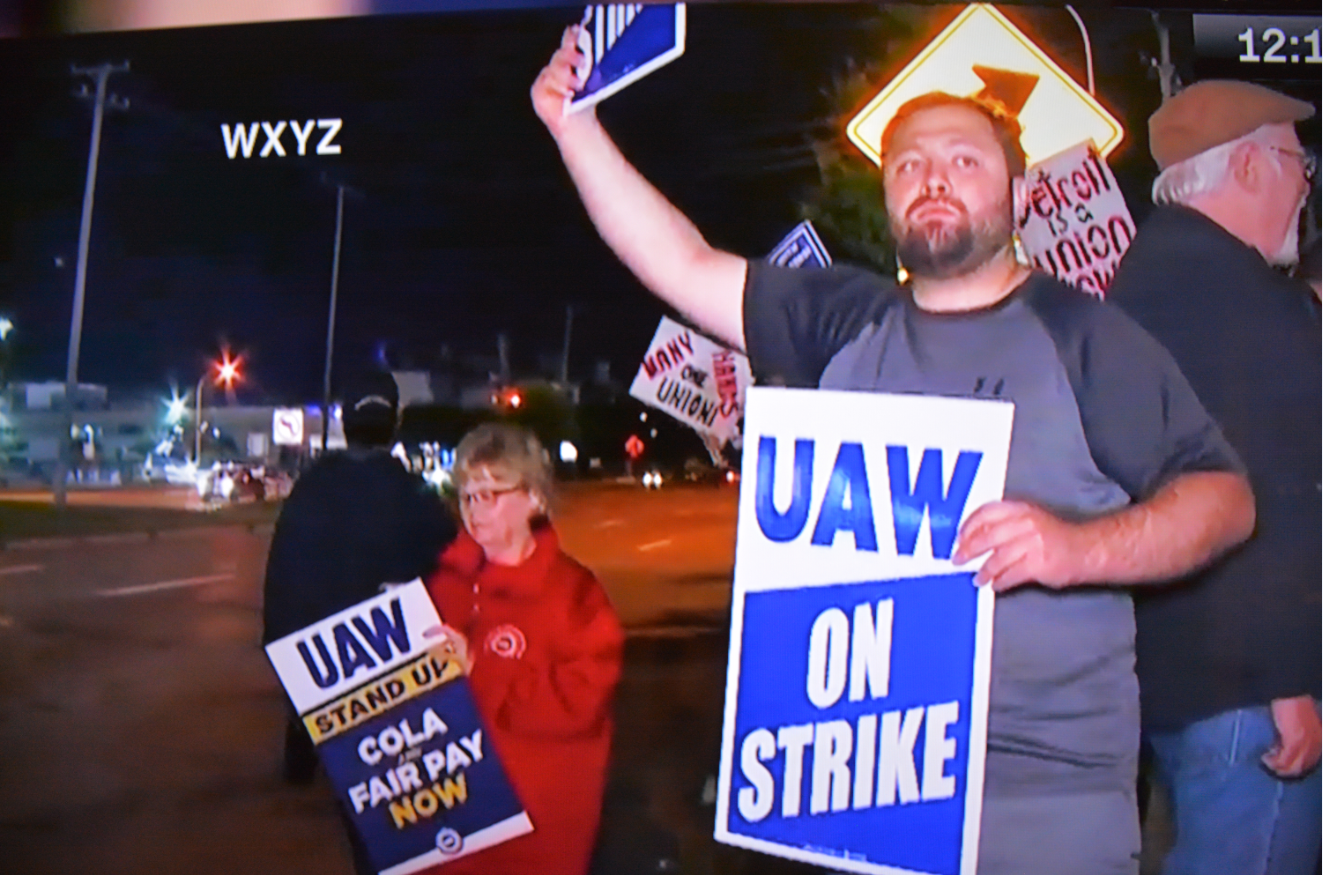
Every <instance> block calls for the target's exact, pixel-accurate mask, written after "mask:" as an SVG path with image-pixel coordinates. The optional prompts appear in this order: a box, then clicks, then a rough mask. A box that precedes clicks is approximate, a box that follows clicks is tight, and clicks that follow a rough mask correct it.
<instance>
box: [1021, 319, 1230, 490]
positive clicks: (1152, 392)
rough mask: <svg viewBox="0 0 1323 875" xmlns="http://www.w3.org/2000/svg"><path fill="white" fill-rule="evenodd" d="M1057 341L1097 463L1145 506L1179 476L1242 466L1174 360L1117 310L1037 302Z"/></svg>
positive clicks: (1103, 471)
mask: <svg viewBox="0 0 1323 875" xmlns="http://www.w3.org/2000/svg"><path fill="white" fill-rule="evenodd" d="M1035 304H1036V306H1037V309H1038V312H1039V315H1040V316H1041V317H1042V319H1043V321H1044V323H1045V324H1046V326H1047V328H1048V332H1049V334H1051V335H1052V338H1053V341H1054V342H1055V343H1056V346H1057V352H1058V355H1059V356H1060V358H1061V361H1062V363H1063V365H1064V366H1065V368H1066V372H1067V374H1068V375H1069V378H1070V382H1071V388H1072V389H1073V390H1074V394H1075V399H1076V403H1077V404H1078V406H1079V412H1080V420H1081V424H1082V425H1083V427H1084V434H1085V438H1086V439H1087V440H1088V443H1089V450H1090V452H1091V453H1092V455H1093V459H1094V462H1095V464H1097V466H1098V469H1099V470H1100V471H1102V473H1103V474H1105V475H1107V476H1108V477H1110V478H1111V479H1112V480H1114V481H1116V483H1118V484H1120V486H1121V488H1122V489H1124V490H1125V491H1126V492H1127V493H1129V494H1130V497H1131V498H1132V499H1134V500H1135V501H1144V500H1146V499H1148V498H1149V497H1151V496H1152V495H1153V494H1154V493H1155V492H1157V490H1158V489H1160V488H1161V487H1162V486H1164V485H1165V484H1166V483H1168V482H1170V481H1171V480H1172V479H1173V478H1175V477H1176V476H1178V475H1180V474H1185V473H1190V472H1195V471H1229V472H1234V473H1239V474H1243V473H1244V466H1243V465H1242V464H1241V461H1240V459H1239V457H1237V455H1236V452H1235V450H1233V449H1232V448H1231V445H1230V444H1228V443H1227V441H1226V438H1225V437H1224V436H1223V435H1222V430H1221V429H1220V428H1219V427H1218V425H1217V423H1216V422H1215V421H1214V420H1213V418H1212V417H1211V416H1210V415H1209V414H1208V412H1207V411H1206V410H1205V409H1204V407H1203V405H1202V404H1201V403H1200V402H1199V399H1198V397H1197V396H1196V395H1195V394H1194V390H1193V389H1191V388H1190V384H1189V382H1188V381H1186V379H1185V377H1184V375H1183V374H1181V371H1180V369H1179V368H1178V367H1177V366H1176V362H1175V361H1174V360H1173V359H1172V357H1171V355H1170V354H1168V352H1167V350H1166V349H1164V348H1163V347H1162V345H1161V344H1159V343H1158V342H1157V341H1156V340H1154V339H1153V338H1152V337H1151V336H1149V335H1148V334H1147V333H1146V332H1145V331H1144V330H1143V329H1142V328H1140V327H1139V326H1138V325H1137V324H1135V323H1134V322H1133V321H1131V319H1130V318H1129V317H1128V316H1126V315H1125V314H1123V313H1122V312H1121V311H1120V310H1118V309H1117V308H1115V307H1113V306H1111V305H1109V304H1104V303H1101V302H1097V301H1094V300H1091V299H1089V298H1087V297H1086V296H1084V295H1057V296H1053V298H1052V299H1051V300H1045V299H1044V298H1043V297H1040V298H1039V300H1038V301H1036V302H1035Z"/></svg>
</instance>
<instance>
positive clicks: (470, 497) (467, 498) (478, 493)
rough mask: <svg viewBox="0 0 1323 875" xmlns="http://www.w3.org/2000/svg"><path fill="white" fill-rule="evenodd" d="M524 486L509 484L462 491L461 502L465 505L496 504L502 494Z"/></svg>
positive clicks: (482, 505) (485, 505)
mask: <svg viewBox="0 0 1323 875" xmlns="http://www.w3.org/2000/svg"><path fill="white" fill-rule="evenodd" d="M523 488H524V487H523V486H507V487H505V488H504V489H474V490H473V491H472V492H461V493H460V494H459V503H460V505H462V506H463V507H474V506H475V505H476V506H477V507H487V506H488V505H490V504H494V503H495V502H496V500H497V499H498V498H500V497H501V496H502V495H507V494H509V493H511V492H518V491H519V490H521V489H523Z"/></svg>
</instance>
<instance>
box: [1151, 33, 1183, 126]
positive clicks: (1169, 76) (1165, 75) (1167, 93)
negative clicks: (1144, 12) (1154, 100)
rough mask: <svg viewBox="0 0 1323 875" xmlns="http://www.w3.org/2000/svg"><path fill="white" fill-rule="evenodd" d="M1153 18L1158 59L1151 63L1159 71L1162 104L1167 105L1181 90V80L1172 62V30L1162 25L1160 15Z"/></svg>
mask: <svg viewBox="0 0 1323 875" xmlns="http://www.w3.org/2000/svg"><path fill="white" fill-rule="evenodd" d="M1151 14H1152V16H1153V27H1154V28H1155V29H1157V32H1158V57H1157V58H1151V59H1150V60H1149V63H1150V64H1152V65H1153V68H1154V69H1155V70H1157V71H1158V84H1159V85H1160V86H1161V88H1162V102H1163V103H1166V102H1167V101H1168V100H1170V99H1171V98H1172V95H1174V94H1175V93H1176V92H1177V91H1178V90H1179V89H1180V79H1179V77H1177V75H1176V65H1175V64H1173V63H1172V62H1171V30H1170V29H1169V28H1168V27H1167V25H1165V24H1163V23H1162V19H1161V18H1160V17H1159V16H1158V13H1156V12H1154V13H1151Z"/></svg>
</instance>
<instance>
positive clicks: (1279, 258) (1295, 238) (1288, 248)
mask: <svg viewBox="0 0 1323 875" xmlns="http://www.w3.org/2000/svg"><path fill="white" fill-rule="evenodd" d="M1308 197H1309V195H1308V194H1305V195H1303V196H1301V198H1300V203H1298V204H1296V208H1295V211H1294V212H1292V213H1291V223H1290V224H1289V225H1287V227H1286V238H1285V239H1283V240H1282V245H1281V246H1280V247H1278V249H1277V252H1276V253H1275V254H1274V255H1273V257H1272V258H1270V259H1268V261H1269V262H1270V263H1271V264H1272V265H1273V266H1274V267H1295V265H1297V264H1298V263H1299V262H1300V214H1301V213H1302V212H1304V209H1305V201H1306V199H1308Z"/></svg>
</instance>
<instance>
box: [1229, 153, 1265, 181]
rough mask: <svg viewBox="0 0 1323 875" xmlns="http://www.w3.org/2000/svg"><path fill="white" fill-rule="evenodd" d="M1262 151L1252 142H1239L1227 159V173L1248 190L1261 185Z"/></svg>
mask: <svg viewBox="0 0 1323 875" xmlns="http://www.w3.org/2000/svg"><path fill="white" fill-rule="evenodd" d="M1263 158H1264V155H1263V152H1262V150H1261V149H1259V147H1258V146H1257V145H1255V144H1254V143H1241V144H1240V145H1239V146H1237V147H1236V148H1235V149H1233V150H1232V152H1231V157H1230V158H1228V159H1227V175H1228V176H1229V177H1230V178H1231V179H1233V180H1235V182H1236V185H1238V186H1240V187H1241V188H1242V189H1244V190H1245V191H1248V192H1255V191H1258V190H1259V188H1260V187H1261V186H1262V185H1263Z"/></svg>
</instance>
